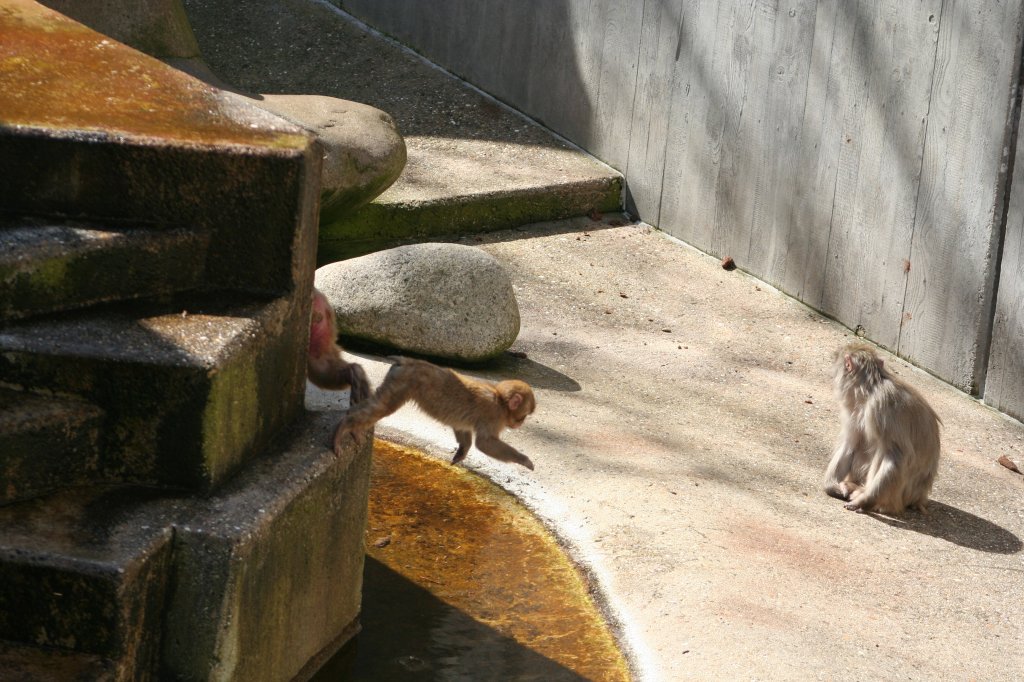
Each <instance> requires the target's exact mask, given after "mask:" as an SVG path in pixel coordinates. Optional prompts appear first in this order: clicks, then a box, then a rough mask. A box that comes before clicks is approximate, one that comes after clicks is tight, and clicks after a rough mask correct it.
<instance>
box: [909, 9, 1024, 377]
mask: <svg viewBox="0 0 1024 682" xmlns="http://www.w3.org/2000/svg"><path fill="white" fill-rule="evenodd" d="M1020 41H1021V3H1020V2H1005V3H994V2H988V1H986V0H971V1H969V2H945V3H944V5H943V8H942V15H941V18H940V26H939V45H938V54H937V57H936V73H935V83H934V86H933V89H932V97H931V108H930V114H929V122H928V132H927V139H926V142H925V149H924V165H923V170H922V178H921V192H920V195H919V198H918V205H917V222H916V225H915V229H914V235H913V241H912V246H911V257H910V260H911V262H912V269H911V271H910V273H909V275H910V276H909V282H908V286H907V296H906V303H905V314H904V320H903V325H902V329H901V332H900V339H899V348H898V351H899V353H900V355H902V356H904V357H907V358H909V359H911V360H912V361H914V362H916V363H918V364H920V365H923V366H924V367H927V368H929V369H930V370H932V371H933V372H935V373H936V374H938V375H939V376H940V377H942V378H943V379H946V380H947V381H949V382H951V383H952V384H954V385H955V386H958V387H960V388H962V389H963V390H965V391H970V392H975V391H976V390H977V389H978V387H979V384H980V382H981V379H982V377H983V371H984V364H985V363H984V358H983V357H982V354H983V352H984V349H985V348H986V347H987V345H988V344H987V343H986V339H987V335H988V334H989V333H990V331H991V330H990V328H989V319H988V315H989V311H990V310H991V308H990V305H991V302H992V296H993V295H994V292H993V291H992V286H993V279H994V275H995V268H996V263H995V254H996V249H997V245H998V239H999V238H1000V236H1001V235H1000V226H999V221H1000V219H1001V214H1002V200H1003V188H1004V185H1005V180H1006V178H1005V173H1006V164H1005V160H1004V149H1005V148H1006V147H1007V146H1008V144H1009V139H1010V136H1009V124H1010V122H1009V121H1008V118H1009V113H1010V111H1011V102H1010V95H1009V93H1011V92H1012V85H1013V84H1015V83H1016V82H1017V79H1018V75H1019V74H1018V70H1019V49H1018V47H1019V45H1020Z"/></svg>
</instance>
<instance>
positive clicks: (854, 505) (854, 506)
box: [843, 502, 864, 514]
mask: <svg viewBox="0 0 1024 682" xmlns="http://www.w3.org/2000/svg"><path fill="white" fill-rule="evenodd" d="M843 508H844V509H849V510H850V511H852V512H857V513H858V514H863V513H864V507H863V506H862V505H861V503H860V502H847V503H846V504H844V505H843Z"/></svg>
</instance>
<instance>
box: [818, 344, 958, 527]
mask: <svg viewBox="0 0 1024 682" xmlns="http://www.w3.org/2000/svg"><path fill="white" fill-rule="evenodd" d="M833 371H834V384H835V391H836V397H837V398H838V399H839V403H840V406H841V411H842V431H841V433H840V436H839V444H838V445H837V446H836V449H835V452H834V454H833V455H832V461H831V462H829V465H828V470H827V471H826V472H825V492H827V493H828V494H829V495H831V496H833V497H838V498H840V499H843V500H847V502H846V505H845V506H846V508H847V509H850V510H853V511H858V512H862V511H876V512H882V513H888V514H900V513H902V512H903V510H904V509H906V508H907V507H914V508H916V509H917V510H919V511H921V512H924V511H925V504H926V503H927V501H928V493H929V492H931V489H932V483H933V482H934V481H935V474H936V471H937V470H938V467H939V424H940V420H939V417H938V415H937V414H935V411H934V410H933V409H932V408H931V407H930V406H929V405H928V403H927V402H926V401H925V399H924V397H922V396H921V394H920V393H918V392H917V391H916V390H915V389H913V388H912V387H911V386H909V385H907V384H905V383H904V382H903V381H901V380H899V379H897V378H896V377H894V376H893V375H892V374H890V373H889V371H888V370H887V369H885V365H884V363H883V362H882V359H881V358H879V357H878V355H876V354H875V351H874V350H873V349H872V348H871V347H870V346H867V345H864V344H856V343H855V344H851V345H849V346H846V347H845V348H842V349H840V350H839V352H838V353H837V354H836V358H835V363H834V365H833Z"/></svg>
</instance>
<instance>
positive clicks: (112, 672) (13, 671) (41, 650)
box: [0, 641, 117, 682]
mask: <svg viewBox="0 0 1024 682" xmlns="http://www.w3.org/2000/svg"><path fill="white" fill-rule="evenodd" d="M0 670H2V671H3V675H4V678H3V679H4V680H6V682H117V672H116V666H115V664H114V662H113V661H111V660H110V659H107V658H103V657H102V656H95V655H93V654H82V653H78V652H74V651H65V650H63V649H54V648H52V647H37V646H29V645H26V644H17V643H15V642H3V641H0Z"/></svg>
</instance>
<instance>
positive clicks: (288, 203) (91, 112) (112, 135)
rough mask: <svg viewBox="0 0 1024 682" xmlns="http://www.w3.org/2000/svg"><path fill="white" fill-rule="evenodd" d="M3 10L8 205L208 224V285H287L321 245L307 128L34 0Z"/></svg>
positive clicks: (14, 209)
mask: <svg viewBox="0 0 1024 682" xmlns="http://www.w3.org/2000/svg"><path fill="white" fill-rule="evenodd" d="M4 10H5V11H4V12H3V13H0V34H2V35H3V36H4V48H5V50H6V51H7V52H8V53H10V54H14V55H17V58H15V59H13V60H11V61H9V63H7V64H6V66H5V68H4V69H0V111H3V112H4V119H3V122H2V123H0V206H3V207H4V209H5V210H6V211H7V212H9V213H22V214H33V215H49V216H55V215H58V216H67V217H72V218H82V219H92V220H94V221H96V222H103V223H105V224H117V225H120V226H125V227H144V226H152V227H156V228H185V229H189V230H195V231H199V232H206V233H208V234H209V242H210V250H209V256H208V257H207V259H206V263H205V265H206V284H207V286H208V287H209V288H211V289H217V288H232V289H240V290H245V291H261V292H275V293H284V292H287V291H290V290H292V289H294V288H295V287H297V286H300V285H301V283H302V282H303V281H304V278H307V277H308V272H309V269H310V268H311V267H312V259H313V258H314V257H315V255H314V254H315V241H316V219H317V202H318V199H319V192H320V184H319V179H320V162H321V159H320V157H321V152H320V149H319V147H318V145H317V143H316V142H315V141H314V140H313V139H312V137H311V136H310V135H309V133H307V132H306V131H305V130H303V129H302V128H300V127H298V126H295V125H293V124H291V123H288V122H287V121H285V120H284V119H282V118H280V117H278V116H275V115H273V114H271V113H269V112H267V111H264V110H263V109H260V108H258V107H255V106H252V104H251V103H250V102H249V101H248V100H247V99H246V98H244V97H241V96H239V95H236V94H234V93H230V92H224V91H221V90H218V89H216V88H213V87H210V86H209V85H207V84H205V83H203V82H201V81H199V80H196V79H195V78H192V77H191V76H188V75H186V74H184V73H182V72H180V71H178V70H176V69H173V68H171V67H170V66H167V65H166V64H163V63H162V62H160V61H158V60H156V59H155V58H153V57H150V56H148V55H145V54H142V53H140V52H137V51H135V50H133V49H131V48H129V47H126V46H124V45H121V44H119V43H117V42H115V41H113V40H111V39H110V38H107V37H106V36H104V35H102V34H100V33H97V32H95V31H93V30H91V29H88V28H86V27H85V26H82V25H81V24H78V23H77V22H74V21H72V20H71V19H68V18H67V17H65V16H63V15H61V14H58V13H57V12H54V11H52V10H49V9H47V8H45V7H42V6H41V5H39V4H37V3H35V2H30V1H28V0H13V1H12V2H7V3H5V5H4Z"/></svg>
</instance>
